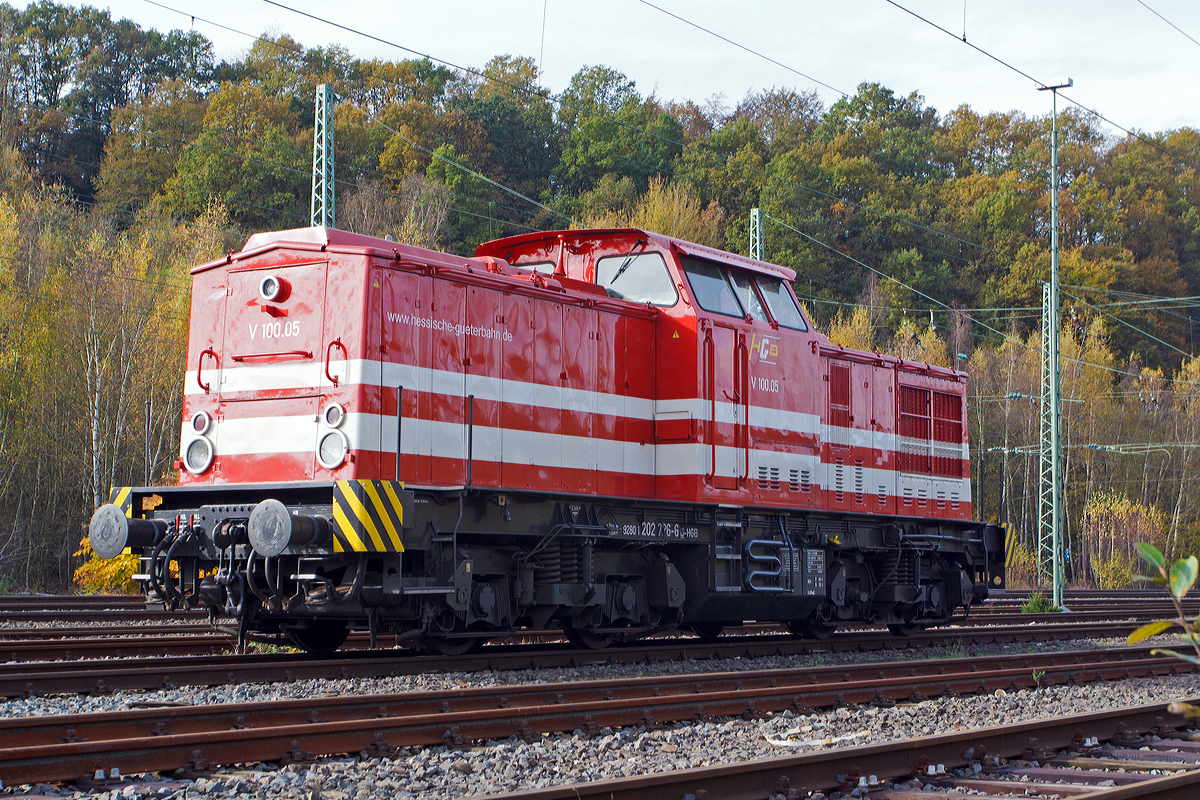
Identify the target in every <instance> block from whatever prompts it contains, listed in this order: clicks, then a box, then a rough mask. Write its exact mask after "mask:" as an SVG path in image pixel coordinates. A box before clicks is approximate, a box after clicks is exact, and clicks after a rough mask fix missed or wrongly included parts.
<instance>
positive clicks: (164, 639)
mask: <svg viewBox="0 0 1200 800" xmlns="http://www.w3.org/2000/svg"><path fill="white" fill-rule="evenodd" d="M1174 616H1175V610H1174V608H1173V607H1170V606H1164V607H1163V608H1161V609H1153V610H1141V609H1139V610H1138V611H1137V612H1135V613H1124V612H1122V613H1117V612H1102V611H1089V612H1081V613H1074V614H1071V616H1070V617H1069V622H1070V623H1073V624H1077V623H1082V622H1106V621H1121V620H1128V619H1131V618H1135V617H1136V618H1137V619H1139V620H1141V621H1142V622H1146V621H1148V620H1152V619H1167V618H1172V617H1174ZM1064 621H1065V620H1064V618H1063V617H1062V615H1059V614H1014V615H984V616H978V617H971V618H969V619H967V620H964V621H961V622H958V623H955V624H953V625H945V626H941V627H939V628H936V629H930V630H931V631H942V632H949V631H957V630H962V629H963V628H977V627H980V626H987V625H1013V626H1019V625H1034V624H1044V623H1063V622H1064ZM860 630H873V631H879V632H881V631H880V629H878V628H867V629H860ZM781 633H783V628H782V627H781V626H780V625H778V624H776V623H762V624H754V623H751V624H747V625H741V626H737V627H731V628H728V629H727V634H726V638H729V637H735V636H755V635H758V636H762V635H778V634H781ZM881 633H882V632H881ZM563 640H564V639H563V635H562V632H561V631H557V630H538V631H520V632H517V633H516V634H514V635H513V636H512V637H498V638H496V639H494V640H493V645H494V646H500V645H504V644H513V643H517V642H520V643H533V642H537V643H549V642H560V641H563ZM674 640H681V641H694V640H693V639H691V638H690V635H689V634H686V633H678V632H675V633H666V634H661V635H658V636H653V637H649V638H647V639H644V640H642V641H643V642H662V641H674ZM235 645H236V637H235V636H234V635H233V634H232V633H224V632H214V631H213V628H212V626H211V625H200V624H179V625H158V624H151V625H127V626H112V627H108V628H101V627H71V628H8V629H4V628H0V661H8V662H20V661H63V660H71V659H78V658H112V657H131V658H132V657H147V656H170V655H176V656H178V655H203V654H215V653H220V652H222V651H232V649H233V648H234V647H235ZM369 646H370V636H369V634H367V633H365V632H353V633H351V634H350V636H349V638H348V639H347V640H346V642H345V644H343V645H342V649H343V650H360V649H365V648H368V647H369Z"/></svg>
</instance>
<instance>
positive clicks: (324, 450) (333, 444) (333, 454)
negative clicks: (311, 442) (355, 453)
mask: <svg viewBox="0 0 1200 800" xmlns="http://www.w3.org/2000/svg"><path fill="white" fill-rule="evenodd" d="M349 450H350V441H349V440H348V439H347V438H346V434H344V433H342V432H341V431H330V432H329V433H327V434H325V435H324V436H322V437H321V443H320V444H318V445H317V461H320V462H321V466H322V467H324V468H325V469H337V468H338V467H340V466H341V465H342V462H343V461H345V460H346V453H347V452H348V451H349Z"/></svg>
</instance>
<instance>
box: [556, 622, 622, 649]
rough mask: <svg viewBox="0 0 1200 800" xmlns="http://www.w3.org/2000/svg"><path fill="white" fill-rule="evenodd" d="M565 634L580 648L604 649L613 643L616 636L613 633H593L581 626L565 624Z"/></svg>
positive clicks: (568, 639)
mask: <svg viewBox="0 0 1200 800" xmlns="http://www.w3.org/2000/svg"><path fill="white" fill-rule="evenodd" d="M563 635H565V636H566V637H567V641H568V642H570V643H571V644H573V645H575V647H577V648H578V649H580V650H603V649H604V648H606V647H608V646H609V645H610V644H612V643H613V639H615V638H616V637H615V636H614V635H613V634H611V633H591V632H589V631H585V630H582V629H580V628H572V627H571V626H570V625H563Z"/></svg>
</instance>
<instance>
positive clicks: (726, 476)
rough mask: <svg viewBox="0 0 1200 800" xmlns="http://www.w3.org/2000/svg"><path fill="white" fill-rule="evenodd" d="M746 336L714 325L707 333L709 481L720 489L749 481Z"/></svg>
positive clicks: (730, 487)
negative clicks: (747, 466) (747, 467)
mask: <svg viewBox="0 0 1200 800" xmlns="http://www.w3.org/2000/svg"><path fill="white" fill-rule="evenodd" d="M745 338H746V337H745V335H744V334H743V333H742V332H741V331H740V330H738V329H737V328H735V327H733V326H729V325H723V324H721V323H720V322H710V323H709V324H708V325H707V326H706V328H705V331H704V361H705V370H704V371H705V395H706V399H707V400H708V406H709V408H708V432H707V433H708V435H707V436H706V437H705V438H706V439H707V440H708V444H709V454H710V455H709V476H708V477H709V480H710V481H711V483H712V485H713V487H714V488H716V489H737V488H739V487H740V486H741V482H742V480H743V479H744V478H745V477H746V459H747V457H748V450H747V447H748V444H749V442H748V438H749V437H748V431H747V428H746V402H747V401H748V399H749V391H748V389H749V387H748V383H747V380H748V372H749V369H748V364H747V361H748V359H747V358H746V356H747V353H746V343H745Z"/></svg>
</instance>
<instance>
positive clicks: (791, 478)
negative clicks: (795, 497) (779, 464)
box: [788, 469, 812, 492]
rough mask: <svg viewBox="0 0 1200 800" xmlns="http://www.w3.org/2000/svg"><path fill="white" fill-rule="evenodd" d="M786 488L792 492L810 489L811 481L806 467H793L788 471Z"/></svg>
mask: <svg viewBox="0 0 1200 800" xmlns="http://www.w3.org/2000/svg"><path fill="white" fill-rule="evenodd" d="M788 488H789V489H791V490H792V491H793V492H808V491H810V490H811V489H812V481H811V480H810V479H809V473H808V470H806V469H794V470H791V471H790V472H789V473H788Z"/></svg>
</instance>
